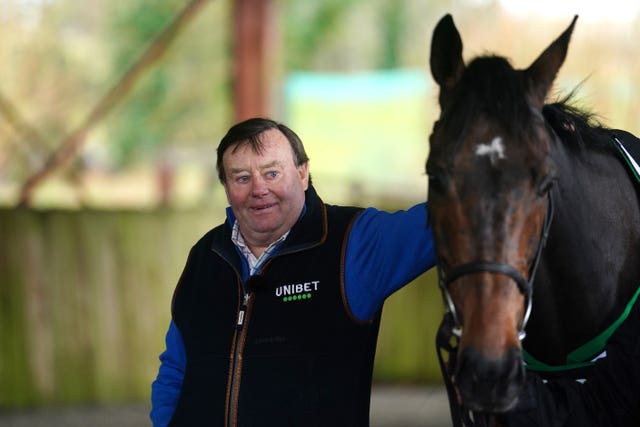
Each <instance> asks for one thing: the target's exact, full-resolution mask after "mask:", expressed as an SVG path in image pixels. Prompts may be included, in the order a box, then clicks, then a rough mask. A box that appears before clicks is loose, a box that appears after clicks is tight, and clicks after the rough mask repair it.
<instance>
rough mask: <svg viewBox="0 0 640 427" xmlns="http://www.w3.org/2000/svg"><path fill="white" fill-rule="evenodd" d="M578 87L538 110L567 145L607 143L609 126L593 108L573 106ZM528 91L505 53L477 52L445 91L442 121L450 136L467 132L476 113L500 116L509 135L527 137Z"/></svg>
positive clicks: (577, 147)
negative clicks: (450, 131)
mask: <svg viewBox="0 0 640 427" xmlns="http://www.w3.org/2000/svg"><path fill="white" fill-rule="evenodd" d="M577 90H578V88H575V89H574V90H572V91H571V92H570V93H569V94H568V95H566V96H564V97H563V98H561V99H559V100H557V101H555V102H552V103H550V104H546V105H545V106H544V107H543V110H542V114H543V116H544V118H545V121H546V122H547V125H548V126H550V127H551V129H553V131H554V132H555V133H556V135H558V137H559V138H560V140H562V141H563V142H564V143H565V145H566V146H567V147H568V148H569V149H571V150H577V151H580V150H582V149H583V148H585V147H586V146H589V147H592V148H596V149H604V148H605V147H607V146H609V144H608V138H607V135H608V134H609V129H608V128H607V127H606V126H604V125H603V124H602V123H601V122H600V121H599V120H598V118H597V116H596V114H595V113H593V112H591V111H589V110H587V109H585V108H580V107H578V106H577V105H576V101H575V95H576V93H577ZM526 92H527V88H526V87H525V83H524V82H523V79H521V78H520V76H519V75H518V71H517V70H514V69H513V67H512V66H511V64H510V63H509V61H508V60H507V59H506V58H504V57H502V56H495V55H486V56H480V57H476V58H475V59H473V60H472V61H471V62H470V63H469V64H468V66H467V67H466V68H465V71H464V73H463V75H462V77H461V79H460V82H459V84H458V85H457V86H456V88H455V90H454V91H453V92H452V93H450V94H449V96H450V100H449V102H448V103H447V106H446V108H445V110H443V114H442V116H441V120H442V121H446V122H447V124H448V126H447V128H448V129H451V130H452V131H453V132H454V133H455V134H454V135H450V136H451V137H452V138H453V140H458V138H459V137H460V136H461V135H463V134H464V133H465V131H466V126H467V124H468V123H469V119H470V118H471V117H472V116H473V115H475V114H478V113H481V114H485V115H486V116H487V117H491V118H492V119H495V120H499V121H500V124H501V126H503V127H504V128H505V129H506V130H507V131H508V132H509V133H511V134H512V135H516V136H519V137H525V135H526V134H527V133H528V132H530V130H531V126H532V125H533V123H534V120H533V119H532V117H533V115H532V114H531V106H530V104H529V103H528V102H527V96H526Z"/></svg>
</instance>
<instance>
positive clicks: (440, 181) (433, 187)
mask: <svg viewBox="0 0 640 427" xmlns="http://www.w3.org/2000/svg"><path fill="white" fill-rule="evenodd" d="M445 189H446V179H445V177H444V175H441V174H429V188H428V191H429V192H433V193H443V192H444V191H445Z"/></svg>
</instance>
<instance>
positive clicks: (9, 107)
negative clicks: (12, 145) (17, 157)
mask: <svg viewBox="0 0 640 427" xmlns="http://www.w3.org/2000/svg"><path fill="white" fill-rule="evenodd" d="M0 114H2V115H3V116H4V118H5V119H7V122H8V123H9V125H10V126H11V127H12V128H13V130H14V131H15V132H16V133H18V134H19V135H22V136H23V137H24V138H25V140H26V141H29V142H30V143H31V145H34V143H35V144H37V145H39V148H40V149H45V148H46V147H47V141H46V139H45V138H44V137H43V136H42V135H41V134H40V133H39V132H38V131H37V130H36V128H34V127H33V126H31V125H30V124H29V123H28V122H27V121H26V120H25V119H24V118H23V117H22V115H21V114H20V113H19V112H18V109H17V108H16V107H15V105H14V104H13V103H12V102H11V101H10V100H9V99H8V98H7V97H6V96H5V95H4V94H3V93H2V92H0ZM17 145H18V149H19V150H20V151H21V152H22V153H23V154H26V157H27V158H28V159H29V161H30V162H31V163H32V164H33V163H34V162H35V161H36V160H35V157H36V156H33V155H30V153H29V147H24V146H22V145H19V144H17ZM38 158H40V156H38Z"/></svg>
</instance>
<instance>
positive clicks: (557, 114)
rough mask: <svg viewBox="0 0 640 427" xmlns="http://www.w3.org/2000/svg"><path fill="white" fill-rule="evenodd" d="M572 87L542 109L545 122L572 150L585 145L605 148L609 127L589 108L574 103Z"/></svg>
mask: <svg viewBox="0 0 640 427" xmlns="http://www.w3.org/2000/svg"><path fill="white" fill-rule="evenodd" d="M575 93H576V90H575V89H574V90H573V91H572V92H571V93H569V94H568V95H566V96H565V97H563V98H562V99H559V100H557V101H555V102H553V103H550V104H546V105H545V106H544V107H543V109H542V115H543V116H544V118H545V120H546V122H547V124H548V125H549V126H550V127H551V129H553V131H554V132H555V133H556V135H558V137H559V138H560V140H561V141H562V142H563V143H564V144H565V145H566V146H567V148H569V149H572V150H582V149H584V148H585V146H587V145H589V146H590V147H595V148H605V147H608V146H610V144H609V142H608V138H606V137H604V136H607V135H608V134H609V131H610V129H609V128H608V127H607V126H605V125H604V124H602V122H601V121H600V120H599V119H598V117H597V115H596V114H595V113H593V112H592V111H590V110H587V109H585V108H580V107H578V106H576V105H575Z"/></svg>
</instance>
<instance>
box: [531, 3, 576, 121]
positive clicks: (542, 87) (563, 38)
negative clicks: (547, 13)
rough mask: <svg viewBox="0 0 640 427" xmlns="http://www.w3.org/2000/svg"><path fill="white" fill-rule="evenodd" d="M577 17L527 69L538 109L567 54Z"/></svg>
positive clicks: (533, 99) (534, 102) (542, 103)
mask: <svg viewBox="0 0 640 427" xmlns="http://www.w3.org/2000/svg"><path fill="white" fill-rule="evenodd" d="M577 19H578V15H575V16H574V17H573V21H571V25H569V27H568V28H567V29H566V30H564V32H563V33H562V34H561V35H560V37H558V38H557V39H556V40H555V41H554V42H553V43H551V44H550V45H549V47H547V48H546V49H545V51H544V52H542V54H541V55H540V56H539V57H538V59H536V60H535V61H534V62H533V64H531V66H529V68H527V69H526V70H525V75H526V76H527V79H528V81H529V85H530V86H529V90H530V93H529V96H530V98H531V102H532V103H533V105H534V106H535V107H536V108H538V109H542V106H543V105H544V100H545V98H546V96H547V93H548V92H549V89H551V85H552V84H553V81H554V80H555V78H556V75H557V74H558V70H559V69H560V67H561V66H562V63H563V62H564V59H565V58H566V56H567V49H568V48H569V40H570V39H571V33H572V32H573V27H574V26H575V24H576V20H577Z"/></svg>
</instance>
